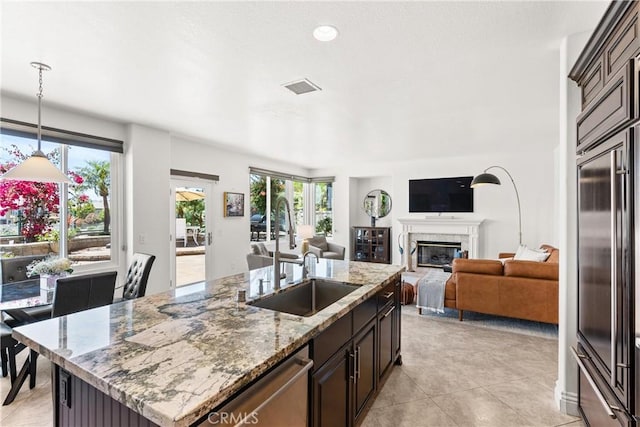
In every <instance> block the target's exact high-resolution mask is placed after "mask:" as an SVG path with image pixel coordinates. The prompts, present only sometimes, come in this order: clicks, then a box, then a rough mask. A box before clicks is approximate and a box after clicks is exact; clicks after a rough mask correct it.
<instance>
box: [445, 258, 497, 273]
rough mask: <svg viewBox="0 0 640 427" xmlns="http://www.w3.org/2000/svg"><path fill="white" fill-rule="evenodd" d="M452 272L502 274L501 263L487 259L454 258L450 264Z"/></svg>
mask: <svg viewBox="0 0 640 427" xmlns="http://www.w3.org/2000/svg"><path fill="white" fill-rule="evenodd" d="M452 269H453V273H454V274H455V273H478V274H497V275H500V276H501V275H502V263H501V262H500V261H496V260H489V259H465V258H456V259H454V260H453V265H452Z"/></svg>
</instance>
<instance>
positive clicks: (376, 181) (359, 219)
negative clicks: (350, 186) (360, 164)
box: [351, 176, 394, 227]
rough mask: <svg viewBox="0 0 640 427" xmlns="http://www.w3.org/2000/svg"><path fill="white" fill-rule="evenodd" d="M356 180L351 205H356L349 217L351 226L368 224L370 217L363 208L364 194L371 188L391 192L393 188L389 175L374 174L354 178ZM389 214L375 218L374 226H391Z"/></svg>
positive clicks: (369, 223)
mask: <svg viewBox="0 0 640 427" xmlns="http://www.w3.org/2000/svg"><path fill="white" fill-rule="evenodd" d="M355 179H356V181H357V182H358V187H357V192H356V193H354V194H353V198H352V199H353V205H354V206H355V207H356V209H355V212H353V215H352V217H351V226H352V227H353V226H369V225H371V218H370V217H369V215H367V213H366V212H365V211H364V209H363V203H364V198H365V196H366V195H367V194H368V193H369V191H371V190H384V191H386V192H387V193H389V194H391V190H392V189H393V178H392V177H390V176H375V177H366V178H355ZM393 203H394V201H393V198H392V199H391V209H392V210H391V211H392V212H393ZM392 223H393V221H392V219H391V215H387V216H386V217H384V218H380V219H378V220H376V227H391V226H392V225H393V224H392Z"/></svg>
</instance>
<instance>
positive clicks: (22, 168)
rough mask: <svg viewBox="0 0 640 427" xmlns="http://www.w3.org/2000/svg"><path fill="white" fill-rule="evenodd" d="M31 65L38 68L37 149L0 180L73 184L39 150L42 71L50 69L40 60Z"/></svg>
mask: <svg viewBox="0 0 640 427" xmlns="http://www.w3.org/2000/svg"><path fill="white" fill-rule="evenodd" d="M31 66H32V67H34V68H36V69H37V70H38V76H39V84H40V86H39V91H38V94H37V95H36V96H37V97H38V149H37V150H36V151H34V152H33V154H32V155H31V157H29V158H28V159H27V160H25V161H24V162H22V163H20V164H19V165H17V166H15V167H13V168H12V169H10V170H9V171H7V173H5V174H4V175H2V176H0V180H5V179H9V180H16V181H35V182H57V183H61V184H62V183H65V184H73V181H71V180H70V179H69V178H68V177H67V176H66V175H65V174H64V173H62V171H61V170H60V169H58V168H57V167H55V165H54V164H53V163H51V162H50V161H49V159H47V157H46V156H45V155H44V153H43V152H42V150H41V146H42V124H41V120H40V117H41V115H42V72H43V71H49V70H51V67H49V66H48V65H47V64H42V63H40V62H32V63H31Z"/></svg>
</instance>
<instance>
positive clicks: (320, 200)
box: [314, 182, 333, 236]
mask: <svg viewBox="0 0 640 427" xmlns="http://www.w3.org/2000/svg"><path fill="white" fill-rule="evenodd" d="M314 194H315V210H314V217H315V218H314V219H315V225H316V233H318V234H324V235H325V236H333V182H316V183H315V184H314Z"/></svg>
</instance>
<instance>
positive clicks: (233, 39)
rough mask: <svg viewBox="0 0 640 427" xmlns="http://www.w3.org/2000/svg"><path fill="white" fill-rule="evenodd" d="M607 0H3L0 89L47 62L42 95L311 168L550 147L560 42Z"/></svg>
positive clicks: (27, 88)
mask: <svg viewBox="0 0 640 427" xmlns="http://www.w3.org/2000/svg"><path fill="white" fill-rule="evenodd" d="M607 5H608V2H384V3H381V2H224V3H222V2H158V3H155V2H100V3H95V2H24V1H23V2H6V1H3V2H2V6H1V7H2V11H1V12H2V30H1V39H2V70H1V71H2V74H1V77H2V80H1V89H2V91H3V93H5V94H7V95H10V96H20V97H30V98H31V99H34V98H35V97H34V94H35V92H36V90H37V74H36V71H35V70H34V69H32V68H31V67H30V66H29V62H31V61H41V62H45V63H47V64H49V65H51V66H52V67H53V71H51V72H49V73H47V74H46V76H45V102H46V103H50V104H52V105H53V104H57V105H61V106H65V107H67V108H71V109H77V110H84V111H89V112H91V113H92V114H97V115H100V116H104V117H107V118H110V119H113V120H117V121H121V122H124V123H139V124H144V125H149V126H153V127H157V128H160V129H165V130H169V131H171V132H173V133H174V134H177V135H182V136H188V137H191V138H195V139H198V140H202V141H204V142H210V143H213V144H224V145H229V146H232V147H234V148H235V149H239V150H243V151H249V152H255V153H259V154H261V155H267V156H269V157H274V158H278V159H281V160H286V161H290V162H295V163H298V164H300V165H302V166H306V167H312V168H318V167H331V166H338V165H345V164H349V162H351V161H353V160H354V159H355V158H357V159H358V160H370V161H386V160H406V159H415V158H420V157H430V156H434V155H436V156H444V155H450V154H452V153H455V154H459V153H461V152H466V153H478V152H481V151H494V150H495V151H499V150H503V149H514V143H515V144H517V141H519V140H521V139H522V138H521V135H523V134H526V140H527V141H535V142H536V143H538V144H540V147H549V148H551V147H553V146H555V145H556V144H557V138H558V117H559V114H558V103H559V98H558V96H559V95H558V88H559V82H558V72H559V71H558V70H559V68H558V67H559V45H560V40H561V39H562V38H563V37H564V36H566V35H569V34H573V33H578V32H582V31H587V30H591V29H593V28H594V27H595V25H596V24H597V22H598V20H599V19H600V17H601V16H602V14H603V13H604V10H605V9H606V6H607ZM325 23H329V24H332V25H334V26H336V27H337V28H338V29H339V31H340V35H339V37H338V38H337V39H336V40H335V41H333V42H328V43H327V42H325V43H323V42H319V41H316V40H315V39H313V37H312V34H311V33H312V31H313V29H314V27H315V26H316V25H318V24H325ZM303 77H306V78H308V79H310V80H311V81H312V82H314V83H316V84H317V85H319V86H320V87H321V88H322V89H323V90H322V91H321V92H315V93H310V94H306V95H300V96H296V95H294V94H293V93H291V92H289V91H288V90H286V89H284V88H282V87H281V84H283V83H288V82H290V81H292V80H296V79H299V78H303ZM45 124H46V123H45ZM514 141H515V142H514ZM516 149H517V146H516Z"/></svg>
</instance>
